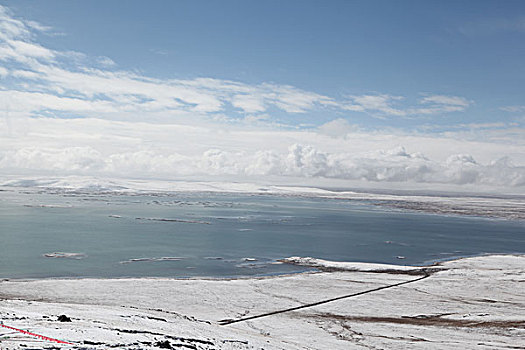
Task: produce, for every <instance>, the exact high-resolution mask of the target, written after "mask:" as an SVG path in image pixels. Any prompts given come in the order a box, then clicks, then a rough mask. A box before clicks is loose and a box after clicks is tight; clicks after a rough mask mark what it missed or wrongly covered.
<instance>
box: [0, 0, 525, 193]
mask: <svg viewBox="0 0 525 350" xmlns="http://www.w3.org/2000/svg"><path fill="white" fill-rule="evenodd" d="M524 97H525V3H523V2H522V1H504V2H502V1H396V2H393V1H285V2H283V1H221V2H211V1H147V2H146V1H126V2H121V1H57V0H55V1H45V2H43V1H40V2H37V1H25V0H18V1H5V0H4V1H0V174H1V175H9V176H14V175H17V176H18V175H20V176H29V175H31V176H68V175H88V176H97V177H122V178H140V179H165V180H182V179H184V180H211V181H215V180H221V181H222V180H228V181H246V182H258V183H276V184H278V183H296V184H308V185H313V186H315V185H323V186H326V185H333V186H338V187H345V186H347V187H367V188H389V189H396V188H420V189H428V190H439V189H455V190H465V191H496V192H505V193H525V132H524V122H525V98H524Z"/></svg>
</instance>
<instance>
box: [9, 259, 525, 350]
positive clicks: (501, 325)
mask: <svg viewBox="0 0 525 350" xmlns="http://www.w3.org/2000/svg"><path fill="white" fill-rule="evenodd" d="M288 262H289V263H294V264H305V265H309V266H316V267H318V268H319V269H320V270H321V271H322V272H316V273H303V274H298V275H288V276H274V277H258V278H247V279H232V280H224V279H219V280H214V279H186V280H184V279H183V280H179V279H163V278H156V279H153V278H143V279H70V280H53V279H47V280H26V281H23V280H4V281H2V282H1V283H0V298H1V302H0V317H1V319H2V322H3V324H4V325H6V326H10V327H15V328H18V329H23V330H27V331H30V332H34V333H37V334H41V335H44V336H47V337H51V338H57V339H61V340H64V341H67V342H70V343H72V344H71V345H68V344H59V343H55V342H52V341H43V340H41V339H39V338H36V337H34V336H30V335H25V334H22V333H19V332H17V331H14V330H10V329H6V328H0V348H1V349H3V350H4V349H5V350H7V349H107V348H116V349H158V348H172V349H522V348H525V292H524V290H525V289H524V288H523V283H524V281H525V256H524V255H493V256H482V257H475V258H466V259H460V260H455V261H449V262H445V263H442V264H441V265H439V266H432V267H430V268H429V267H423V268H414V267H411V268H407V267H398V266H394V265H378V264H360V263H331V262H328V261H323V260H317V259H312V258H306V259H302V258H291V259H289V260H288ZM427 276H428V277H427ZM411 280H413V281H414V282H408V281H411ZM403 282H407V283H405V284H402V285H398V286H393V287H388V286H390V285H395V284H399V283H403ZM381 287H385V288H383V289H379V290H376V291H372V292H369V293H366V291H368V290H373V289H378V288H381ZM357 293H361V294H360V295H357V296H351V297H348V298H342V299H339V300H336V301H332V302H327V303H323V304H319V305H316V306H312V307H304V308H301V309H298V310H295V311H288V312H282V313H277V314H273V315H269V316H266V317H260V318H253V319H248V320H246V321H241V322H236V323H232V324H226V325H225V324H223V323H224V322H221V321H224V320H239V319H243V318H247V317H251V316H256V315H261V314H265V313H269V312H274V311H279V310H286V309H288V308H295V307H300V306H303V305H307V304H309V303H317V302H319V301H322V300H327V299H331V298H337V297H341V296H345V295H352V294H357ZM60 315H66V316H67V317H68V318H70V319H71V322H59V321H58V317H59V316H60Z"/></svg>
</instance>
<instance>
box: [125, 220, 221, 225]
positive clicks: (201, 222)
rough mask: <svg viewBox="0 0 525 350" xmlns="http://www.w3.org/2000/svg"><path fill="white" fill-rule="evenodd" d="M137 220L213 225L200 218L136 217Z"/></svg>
mask: <svg viewBox="0 0 525 350" xmlns="http://www.w3.org/2000/svg"><path fill="white" fill-rule="evenodd" d="M135 219H136V220H148V221H161V222H181V223H185V224H203V225H211V223H209V222H207V221H199V220H183V219H168V218H135Z"/></svg>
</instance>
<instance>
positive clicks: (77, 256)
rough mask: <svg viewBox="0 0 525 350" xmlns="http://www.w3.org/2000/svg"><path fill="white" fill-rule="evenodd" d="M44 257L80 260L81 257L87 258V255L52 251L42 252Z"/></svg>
mask: <svg viewBox="0 0 525 350" xmlns="http://www.w3.org/2000/svg"><path fill="white" fill-rule="evenodd" d="M44 257H46V258H62V259H75V260H81V259H84V258H87V255H86V254H84V253H65V252H54V253H46V254H44Z"/></svg>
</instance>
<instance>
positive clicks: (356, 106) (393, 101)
mask: <svg viewBox="0 0 525 350" xmlns="http://www.w3.org/2000/svg"><path fill="white" fill-rule="evenodd" d="M349 98H350V100H351V102H350V103H346V104H343V105H342V108H343V109H346V110H351V111H357V112H361V111H364V112H368V113H370V114H372V115H374V116H378V117H386V116H394V117H407V116H417V115H430V114H440V113H446V112H462V111H464V110H465V109H466V108H468V107H469V106H470V105H471V102H470V101H468V100H467V99H465V98H463V97H459V96H446V95H430V96H426V97H424V98H422V99H420V101H419V103H420V104H425V105H428V106H427V107H423V108H422V107H411V106H409V107H399V106H398V105H399V101H402V100H403V99H404V98H403V96H392V95H386V94H377V95H352V96H349Z"/></svg>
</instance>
